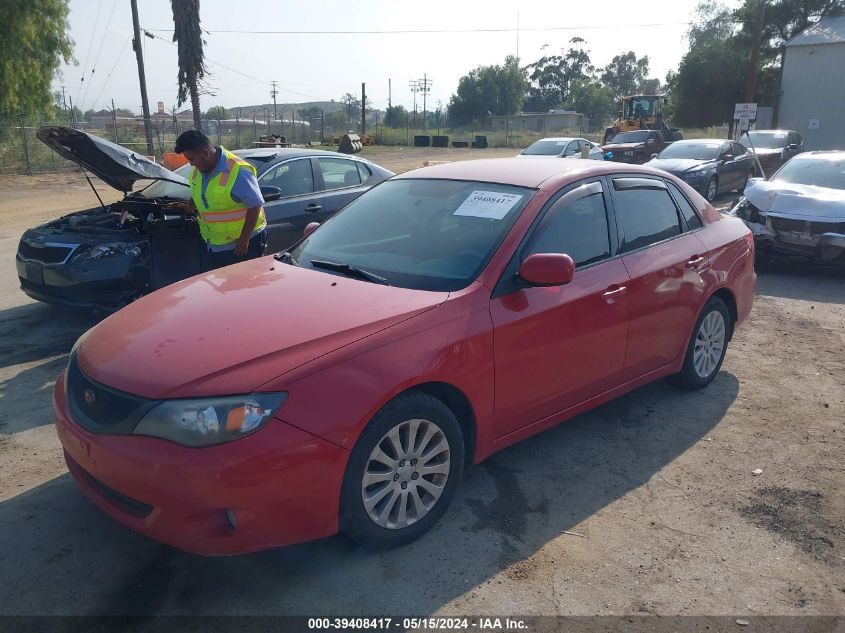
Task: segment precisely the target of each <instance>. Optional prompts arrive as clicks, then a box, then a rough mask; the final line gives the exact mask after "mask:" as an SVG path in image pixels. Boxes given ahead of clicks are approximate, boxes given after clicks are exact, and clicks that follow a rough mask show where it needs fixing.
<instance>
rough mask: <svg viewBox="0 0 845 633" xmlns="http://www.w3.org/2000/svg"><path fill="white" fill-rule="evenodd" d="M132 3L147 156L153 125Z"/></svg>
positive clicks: (150, 152) (135, 6) (135, 5)
mask: <svg viewBox="0 0 845 633" xmlns="http://www.w3.org/2000/svg"><path fill="white" fill-rule="evenodd" d="M129 2H130V3H131V4H132V28H133V29H134V30H135V37H134V38H133V39H132V48H134V49H135V59H137V60H138V81H139V82H140V84H141V109H142V110H143V111H144V135H145V136H146V137H147V156H152V155H153V154H154V153H155V150H154V149H153V126H152V123H151V122H150V103H149V101H147V80H146V77H145V76H144V55H143V51H142V50H141V27H140V25H139V24H138V1H137V0H129Z"/></svg>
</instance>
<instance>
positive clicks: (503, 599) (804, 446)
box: [0, 150, 845, 619]
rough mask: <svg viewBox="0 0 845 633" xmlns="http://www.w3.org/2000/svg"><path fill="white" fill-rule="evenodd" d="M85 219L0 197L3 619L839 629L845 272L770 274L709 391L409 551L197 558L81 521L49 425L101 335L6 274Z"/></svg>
mask: <svg viewBox="0 0 845 633" xmlns="http://www.w3.org/2000/svg"><path fill="white" fill-rule="evenodd" d="M513 153H514V152H513V151H512V150H510V151H498V150H489V151H488V152H485V153H484V154H483V155H484V156H494V155H511V154H513ZM478 155H479V153H478V152H470V151H463V152H461V151H455V150H443V151H436V150H433V151H427V152H420V151H415V150H391V151H380V152H378V153H377V154H372V155H371V158H372V159H373V160H375V161H377V162H379V163H380V164H383V165H385V166H386V167H388V168H390V169H393V170H395V171H404V170H406V169H409V168H412V167H416V166H419V165H420V164H421V162H422V160H424V159H426V158H430V159H433V160H453V159H462V158H466V157H476V156H478ZM100 190H101V192H103V195H104V197H107V198H109V199H111V198H114V197H116V194H115V192H111V191H109V190H108V189H107V188H106V187H105V186H101V187H100ZM92 200H93V197H92V194H91V192H90V190H89V189H88V186H87V184H86V183H85V182H84V180H82V179H81V176H79V175H78V174H60V175H42V176H37V177H14V178H7V179H0V208H2V210H3V220H4V226H5V230H4V234H3V235H2V236H0V526H1V527H0V578H3V579H4V581H3V582H2V583H0V615H12V614H15V615H28V614H32V615H52V614H97V615H100V614H136V615H151V614H311V615H314V614H326V613H329V614H335V615H353V614H358V615H367V616H375V615H379V614H413V615H417V616H422V615H428V614H434V613H438V614H467V615H473V614H474V615H479V614H481V615H483V614H521V615H530V614H537V615H554V614H561V615H589V614H601V615H610V614H625V615H642V614H649V613H652V614H661V615H730V616H732V617H733V616H741V617H746V618H752V619H753V618H754V617H756V616H762V615H810V614H813V615H840V616H842V615H845V465H843V461H842V455H843V451H844V450H845V426H843V424H842V421H843V419H845V388H843V387H845V379H843V376H845V355H844V354H843V351H845V309H843V304H845V275H843V273H842V272H841V271H840V272H837V271H832V270H823V269H817V268H814V267H812V266H808V265H799V264H795V263H793V262H780V263H777V264H773V265H769V266H767V267H766V268H763V269H761V270H760V271H759V274H760V278H759V288H758V297H757V301H756V304H755V307H754V310H753V313H752V316H751V318H750V319H749V320H748V321H747V322H746V323H745V324H744V326H743V327H742V328H741V329H740V330H739V331H738V332H737V334H736V336H735V338H734V340H733V341H732V343H731V346H730V348H729V350H728V355H727V359H726V361H725V364H724V367H723V368H722V372H721V373H720V375H719V376H718V377H717V378H716V380H715V381H714V383H713V384H712V385H710V386H709V387H708V388H706V389H704V390H701V391H698V392H681V391H677V390H675V389H674V388H673V387H671V386H670V385H669V384H667V383H666V382H664V381H661V382H658V383H655V384H652V385H649V386H647V387H644V388H642V389H639V390H637V391H636V392H634V393H631V394H629V395H627V396H624V397H622V398H620V399H618V400H616V401H614V402H612V403H609V404H606V405H604V406H602V407H600V408H599V409H597V410H595V411H593V412H591V413H588V414H585V415H582V416H580V417H578V418H576V419H575V420H572V421H571V422H569V423H567V424H563V425H561V426H559V427H557V428H555V429H552V430H550V431H548V432H546V433H544V434H542V435H540V436H538V437H535V438H532V439H529V440H527V441H525V442H523V443H521V444H519V445H517V446H514V447H512V448H509V449H507V450H505V451H503V452H501V453H498V454H496V455H494V456H493V457H492V458H490V459H488V460H487V461H486V462H484V463H483V464H481V465H480V466H478V467H474V468H469V469H468V471H467V472H466V474H465V477H464V481H463V483H462V486H461V487H460V489H459V492H458V495H457V497H456V499H455V502H454V504H453V506H452V508H451V509H450V510H449V512H448V513H447V514H446V516H445V518H444V520H443V521H442V522H441V523H440V524H439V525H438V526H437V527H436V528H435V529H434V530H433V531H432V532H430V533H429V534H427V535H426V536H425V537H424V538H422V539H421V540H419V541H418V542H416V543H414V544H412V545H410V546H408V547H405V548H402V549H398V550H393V551H389V552H381V553H374V552H369V551H365V550H362V549H360V548H359V547H357V546H356V545H354V544H352V543H350V542H349V541H347V540H346V539H345V538H343V537H340V536H338V537H333V538H330V539H326V540H323V541H319V542H315V543H309V544H305V545H299V546H294V547H289V548H284V549H280V550H276V551H270V552H266V553H262V554H256V555H250V556H244V557H238V558H211V559H204V558H199V557H195V556H190V555H186V554H182V553H180V552H177V551H175V550H172V549H170V548H168V547H166V546H163V545H160V544H158V543H155V542H152V541H149V540H147V539H145V538H144V537H141V536H138V535H137V534H134V533H132V532H130V531H129V530H127V529H125V528H123V527H121V526H120V525H118V524H116V523H114V522H113V521H111V520H110V519H109V518H107V517H106V516H105V515H103V514H102V513H101V512H100V511H99V510H98V509H96V508H95V507H94V506H93V505H92V504H91V503H89V502H88V501H87V500H86V499H85V498H84V497H83V496H82V495H81V494H80V492H79V491H78V490H77V488H76V486H75V485H74V483H73V481H72V480H71V479H70V477H69V475H68V474H67V470H66V468H65V465H64V463H63V461H62V456H61V449H60V446H59V443H58V440H57V439H56V436H55V433H54V431H53V428H52V426H51V405H50V397H51V390H52V386H53V383H54V380H55V377H56V374H57V373H58V372H59V371H60V370H61V368H62V367H63V365H64V364H65V362H66V355H67V353H68V351H69V349H70V347H71V345H72V344H73V342H74V341H75V339H76V337H77V336H78V335H79V334H80V333H82V332H83V331H84V330H85V329H87V328H88V327H90V326H91V325H92V324H93V321H92V320H91V319H90V318H87V317H85V316H81V315H79V314H75V313H69V312H66V311H62V310H58V309H54V308H50V307H47V306H44V305H40V304H36V303H33V302H31V301H30V300H29V299H27V297H26V296H25V295H23V294H22V293H21V292H20V290H19V289H18V281H17V277H16V275H15V268H14V254H15V249H16V245H17V241H18V238H19V237H20V233H21V232H22V231H23V230H24V229H25V228H27V227H28V226H31V225H34V224H37V223H39V222H42V221H44V220H47V219H48V218H52V217H55V216H57V215H59V214H61V213H62V212H66V211H71V210H75V209H78V208H81V207H85V206H89V205H90V204H91V202H92ZM757 468H759V469H762V471H763V472H762V474H760V475H759V476H755V475H753V474H752V471H753V470H755V469H757Z"/></svg>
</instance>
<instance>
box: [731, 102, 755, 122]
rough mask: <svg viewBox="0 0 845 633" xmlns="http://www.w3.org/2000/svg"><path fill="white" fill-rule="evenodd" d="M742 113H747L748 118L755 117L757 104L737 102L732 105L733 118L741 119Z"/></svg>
mask: <svg viewBox="0 0 845 633" xmlns="http://www.w3.org/2000/svg"><path fill="white" fill-rule="evenodd" d="M743 114H747V115H748V118H749V119H756V118H757V104H756V103H737V104H736V106H735V107H734V119H735V120H737V119H741V118H742V115H743Z"/></svg>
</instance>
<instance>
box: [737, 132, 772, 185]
mask: <svg viewBox="0 0 845 633" xmlns="http://www.w3.org/2000/svg"><path fill="white" fill-rule="evenodd" d="M743 136H747V137H748V144H749V145H750V146H751V151H752V153H753V154H754V160H756V161H757V169H759V170H760V175H761V176H763V180H766V172H764V171H763V166H762V165H761V164H760V157H759V156H757V150H756V149H754V141H752V140H751V135H750V134H749V133H748V130H745V131H744V132H743V133H742V134H740V135H739V138H742V137H743ZM737 140H739V139H737Z"/></svg>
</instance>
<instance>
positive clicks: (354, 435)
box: [54, 159, 756, 554]
mask: <svg viewBox="0 0 845 633" xmlns="http://www.w3.org/2000/svg"><path fill="white" fill-rule="evenodd" d="M564 162H565V163H566V164H562V163H561V162H560V161H522V160H516V159H500V160H479V161H471V162H465V163H452V164H445V165H438V166H433V167H429V168H427V169H422V170H418V171H414V172H410V173H408V174H404V175H402V176H397V177H395V178H393V179H391V180H389V181H387V182H386V183H384V184H381V185H379V186H377V187H375V188H373V189H372V190H371V191H369V192H368V193H365V194H364V195H363V196H361V197H360V198H359V199H357V200H355V201H354V202H352V203H351V204H349V205H348V206H347V207H346V208H345V209H344V210H343V211H342V212H341V213H340V214H338V215H337V216H335V217H333V218H332V219H331V220H329V221H328V222H326V223H325V224H324V225H323V226H321V227H319V228H318V229H317V230H316V231H314V232H313V233H310V234H309V235H307V237H305V239H303V240H302V241H301V242H300V243H299V244H298V245H297V246H296V247H295V248H293V249H292V250H291V251H290V252H286V253H280V254H277V255H275V256H273V257H265V258H262V259H258V260H253V261H248V262H245V263H242V264H238V265H236V266H231V267H229V268H224V269H221V270H216V271H213V272H211V273H208V274H206V275H202V276H198V277H194V278H192V279H189V280H186V281H184V282H181V283H178V284H176V285H173V286H170V287H168V288H165V289H163V290H160V291H158V292H155V293H153V294H151V295H149V296H147V297H144V298H143V299H141V300H139V301H137V302H135V303H133V304H132V305H130V306H128V307H127V308H124V309H123V310H121V311H120V312H118V313H117V314H115V315H113V316H111V317H109V318H108V319H106V320H105V321H103V322H102V323H100V324H99V325H98V326H96V327H95V328H93V329H92V330H91V331H89V332H88V333H86V334H85V335H84V336H83V337H82V338H81V339H80V340H79V342H78V343H77V344H76V346H75V347H74V349H73V351H72V353H71V356H70V360H69V364H68V368H67V370H66V371H65V372H64V374H63V375H62V376H61V378H60V379H59V381H58V382H57V384H56V390H55V398H54V407H55V414H56V428H57V430H58V435H59V438H60V440H61V442H62V444H63V446H64V450H65V458H66V460H67V464H68V467H69V469H70V472H71V473H72V474H73V476H74V477H75V478H76V480H77V481H78V483H79V485H80V486H81V487H82V489H83V491H84V492H85V493H86V494H87V495H88V496H89V497H90V498H91V499H92V500H93V501H94V502H95V503H96V504H97V505H99V506H100V507H101V508H102V509H103V510H104V511H105V512H106V513H108V514H109V515H110V516H112V517H114V518H115V519H117V520H118V521H120V522H122V523H124V524H125V525H127V526H129V527H130V528H132V529H135V530H137V531H139V532H141V533H143V534H146V535H148V536H150V537H152V538H155V539H158V540H160V541H163V542H165V543H169V544H171V545H173V546H175V547H178V548H180V549H183V550H187V551H190V552H196V553H200V554H237V553H242V552H251V551H255V550H261V549H265V548H270V547H275V546H280V545H285V544H290V543H296V542H300V541H305V540H309V539H315V538H319V537H323V536H328V535H330V534H334V533H336V532H338V531H339V530H341V531H343V532H346V533H347V534H349V535H350V536H352V537H353V538H355V539H357V540H359V541H361V542H363V543H366V544H370V545H376V546H392V545H398V544H401V543H406V542H408V541H410V540H412V539H414V538H416V537H418V536H420V535H421V534H423V533H424V532H425V531H426V530H428V529H429V528H431V527H432V525H433V524H434V523H435V522H436V521H437V520H438V519H439V518H440V517H441V516H442V515H443V513H444V512H445V511H446V509H447V507H448V505H449V502H450V501H451V499H452V497H453V496H454V494H455V488H456V487H457V486H458V484H459V482H460V480H461V472H462V471H463V469H464V467H465V465H466V464H467V463H468V462H472V463H477V462H479V461H481V460H483V459H484V458H485V457H487V456H488V455H490V454H491V453H493V452H494V451H497V450H499V449H502V448H504V447H505V446H508V445H510V444H513V443H514V442H517V441H519V440H520V439H522V438H525V437H527V436H529V435H533V434H534V433H539V432H541V431H543V430H544V429H547V428H549V427H550V426H553V425H555V424H558V423H559V422H561V421H563V420H566V419H568V418H571V417H573V416H575V415H577V414H578V413H581V412H583V411H586V410H587V409H590V408H592V407H595V406H597V405H599V404H601V403H603V402H605V401H607V400H610V399H611V398H614V397H616V396H619V395H620V394H623V393H625V392H627V391H630V390H632V389H635V388H637V387H639V386H641V385H643V384H645V383H647V382H650V381H653V380H656V379H658V378H662V377H664V376H671V377H672V378H673V379H674V380H675V381H676V382H677V383H678V384H679V385H680V386H682V387H688V388H694V389H699V388H701V387H704V386H705V385H707V384H708V383H709V382H710V381H711V380H713V378H714V376H715V375H716V374H717V373H718V372H719V368H720V366H721V364H722V360H723V359H724V356H725V350H726V348H727V345H728V342H729V341H730V339H731V336H732V334H733V332H734V328H735V327H736V326H737V325H738V324H739V323H740V322H741V321H742V320H743V319H744V318H745V317H746V315H747V314H748V312H749V310H750V309H751V304H752V301H753V296H754V289H755V282H756V275H755V273H754V267H753V260H754V256H753V255H754V254H753V247H754V246H753V240H752V236H751V233H750V232H749V230H748V229H747V228H746V226H745V225H744V224H743V223H742V221H741V220H739V219H736V218H731V217H727V216H723V215H721V214H719V213H718V212H717V211H716V210H714V209H713V207H711V206H710V205H709V204H707V203H706V202H705V200H704V199H703V198H702V197H701V196H699V195H698V194H697V193H696V192H695V191H693V190H692V189H691V188H690V187H689V186H687V185H686V184H684V183H683V182H681V181H680V180H678V179H676V178H674V177H672V176H669V175H668V174H666V173H664V172H660V171H657V170H653V169H649V168H643V167H635V166H630V165H620V164H613V163H605V162H598V161H564Z"/></svg>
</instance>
